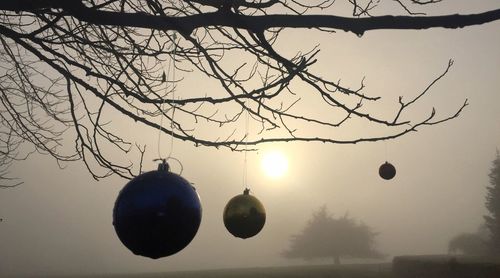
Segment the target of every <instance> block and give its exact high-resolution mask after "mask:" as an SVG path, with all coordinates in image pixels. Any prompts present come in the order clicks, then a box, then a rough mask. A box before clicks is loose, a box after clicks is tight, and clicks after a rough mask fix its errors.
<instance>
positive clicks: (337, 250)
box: [283, 206, 382, 264]
mask: <svg viewBox="0 0 500 278" xmlns="http://www.w3.org/2000/svg"><path fill="white" fill-rule="evenodd" d="M376 235H377V234H376V233H375V232H373V230H372V229H371V228H370V227H369V226H367V225H366V224H364V223H362V222H358V221H356V220H355V219H353V218H350V217H348V216H347V215H345V216H343V217H339V218H334V217H332V216H331V215H329V214H328V211H327V209H326V207H324V206H323V207H321V208H320V209H319V210H318V211H317V212H316V213H314V214H313V216H312V219H311V220H309V222H308V224H307V225H306V227H305V228H304V230H303V231H302V233H300V234H298V235H294V236H292V238H291V244H290V249H288V250H286V251H285V252H284V253H283V256H284V257H286V258H302V259H306V260H310V259H317V258H329V257H330V258H333V259H334V260H335V263H336V264H340V258H342V257H348V258H381V257H382V254H381V253H380V252H378V251H377V250H376V249H375V248H374V243H375V241H374V239H375V236H376Z"/></svg>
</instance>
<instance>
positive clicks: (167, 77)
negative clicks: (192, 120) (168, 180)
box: [155, 33, 183, 174]
mask: <svg viewBox="0 0 500 278" xmlns="http://www.w3.org/2000/svg"><path fill="white" fill-rule="evenodd" d="M172 38H173V43H174V51H173V55H172V57H171V58H170V59H169V61H168V65H167V73H166V74H165V72H163V76H162V81H163V82H164V83H165V93H164V94H163V96H162V98H163V101H162V102H161V104H160V112H161V116H160V126H159V127H158V157H159V159H157V160H161V161H164V162H166V161H167V160H174V161H176V162H177V163H179V165H180V167H181V171H180V173H181V174H182V170H183V166H182V163H181V162H180V161H179V160H178V159H177V158H175V157H172V153H173V151H174V121H175V120H174V119H175V108H176V106H175V104H173V105H172V108H170V109H169V110H172V115H171V118H170V150H169V153H168V155H167V156H166V158H163V156H162V154H161V143H162V142H161V141H162V140H161V134H162V130H163V117H164V115H165V112H164V110H163V106H164V104H165V99H166V98H167V96H168V95H169V94H170V92H169V87H170V86H169V83H170V82H171V83H172V86H171V87H170V91H171V93H172V99H175V90H176V86H175V58H176V52H177V42H176V40H177V36H176V34H175V33H174V34H173V35H172ZM170 75H171V76H172V79H170ZM167 112H168V111H167ZM155 161H156V160H155Z"/></svg>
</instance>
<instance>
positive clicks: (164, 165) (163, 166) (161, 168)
mask: <svg viewBox="0 0 500 278" xmlns="http://www.w3.org/2000/svg"><path fill="white" fill-rule="evenodd" d="M154 161H161V162H160V163H159V164H158V171H166V172H168V171H169V170H170V166H169V165H168V163H167V160H166V159H164V158H163V159H155V160H154Z"/></svg>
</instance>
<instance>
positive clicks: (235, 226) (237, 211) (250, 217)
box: [223, 189, 266, 239]
mask: <svg viewBox="0 0 500 278" xmlns="http://www.w3.org/2000/svg"><path fill="white" fill-rule="evenodd" d="M223 218H224V226H226V229H227V230H228V231H229V232H230V233H231V234H232V235H233V236H235V237H239V238H243V239H245V238H249V237H253V236H255V235H256V234H258V233H259V232H260V231H261V230H262V228H263V227H264V224H265V223H266V210H265V209H264V206H263V205H262V203H261V202H260V201H259V199H257V198H255V197H254V196H252V195H250V190H249V189H245V191H244V192H243V194H240V195H237V196H235V197H233V198H232V199H231V200H229V202H228V203H227V205H226V207H225V208H224V214H223Z"/></svg>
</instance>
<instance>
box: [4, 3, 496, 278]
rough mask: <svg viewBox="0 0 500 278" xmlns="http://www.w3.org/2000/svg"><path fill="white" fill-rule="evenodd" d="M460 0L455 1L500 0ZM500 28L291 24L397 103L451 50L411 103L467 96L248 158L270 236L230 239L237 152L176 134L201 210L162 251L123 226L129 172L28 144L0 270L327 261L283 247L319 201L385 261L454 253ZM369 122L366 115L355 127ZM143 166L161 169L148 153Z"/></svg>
mask: <svg viewBox="0 0 500 278" xmlns="http://www.w3.org/2000/svg"><path fill="white" fill-rule="evenodd" d="M461 3H464V4H462V6H461V8H460V9H459V10H456V11H455V10H453V11H452V12H458V11H460V12H477V11H482V10H487V9H488V8H498V7H497V6H498V2H497V1H473V2H472V1H471V2H468V1H461ZM480 3H481V4H480ZM454 6H455V5H454ZM457 6H458V7H460V4H457V5H456V6H455V7H457ZM443 9H444V8H443ZM441 12H443V11H441ZM499 30H500V22H495V23H489V24H485V25H482V26H475V27H468V28H465V29H460V30H445V29H433V30H426V31H371V32H367V33H366V34H365V35H364V36H363V37H361V38H358V37H357V36H355V35H353V34H350V33H337V34H333V35H331V37H330V38H326V37H325V35H324V34H318V33H308V31H307V30H303V31H300V32H298V31H293V32H291V33H290V36H289V37H287V39H289V40H291V41H290V43H291V44H292V43H293V44H295V43H297V41H292V40H296V38H297V37H296V34H297V33H300V34H302V35H303V36H304V37H305V38H307V40H304V41H306V42H301V43H303V44H304V46H305V47H307V46H309V44H307V41H310V42H311V45H314V44H315V42H316V41H320V42H321V46H322V49H323V50H322V52H321V56H320V57H319V59H320V62H318V65H315V66H316V67H317V69H319V70H320V71H322V72H325V71H328V67H331V68H332V69H331V71H332V72H334V73H335V75H339V76H341V77H342V78H345V80H346V81H349V80H352V81H353V82H356V81H358V82H359V80H360V78H362V77H363V76H366V80H365V83H366V86H367V90H368V91H369V92H370V93H371V94H373V95H380V96H382V97H385V98H387V99H388V100H389V101H394V102H393V104H396V103H397V96H399V95H401V94H404V95H405V96H408V97H410V96H413V95H416V94H418V93H419V92H421V90H423V89H424V88H425V87H426V86H427V85H428V83H429V82H431V81H432V80H433V78H435V77H437V76H438V75H439V74H440V73H441V72H442V71H443V70H444V69H445V68H446V65H447V63H448V60H449V59H453V60H454V61H455V63H454V66H453V67H452V69H451V70H450V72H449V73H448V74H447V75H446V77H445V78H444V79H443V80H441V81H440V82H439V83H438V84H437V85H436V86H435V87H434V88H433V89H432V92H431V94H430V95H429V96H428V97H427V99H426V100H425V101H424V102H423V103H421V104H419V106H418V107H416V108H415V109H414V111H413V113H415V114H414V115H420V116H421V117H425V116H427V115H428V113H429V112H430V111H431V109H432V107H436V109H437V111H438V113H442V115H446V114H450V113H453V112H454V111H455V110H456V109H457V108H458V107H460V105H461V104H462V103H463V101H464V100H465V99H468V100H469V103H470V105H469V106H467V108H466V109H465V110H464V112H463V114H462V115H461V116H460V117H459V118H457V119H455V120H452V121H450V122H446V123H444V124H440V125H437V126H431V127H424V128H422V129H421V130H420V131H419V132H415V133H412V134H409V135H407V136H404V137H401V138H398V139H396V140H392V141H387V142H378V143H365V144H357V145H331V144H320V143H288V144H267V145H262V146H259V151H258V152H252V153H248V156H247V159H248V163H247V169H248V184H249V185H250V186H251V189H252V192H253V194H254V195H255V196H256V197H258V198H259V199H260V200H261V201H262V203H263V204H264V206H265V208H266V211H267V220H266V224H265V227H264V229H263V230H262V231H261V232H260V234H258V235H257V236H255V237H253V238H250V239H246V240H242V239H238V238H235V237H233V236H232V235H231V234H229V233H228V232H227V231H226V230H225V227H224V224H223V221H222V211H223V208H224V206H225V204H226V203H227V201H228V200H229V199H230V198H231V197H233V196H234V195H237V194H241V193H242V191H243V188H244V185H243V184H242V177H243V173H244V163H243V161H244V155H243V153H241V152H231V151H229V150H225V149H213V148H204V147H198V148H196V147H194V146H193V145H192V144H187V143H182V142H175V145H174V146H175V151H174V155H175V156H176V157H177V158H179V159H180V160H181V161H182V164H183V169H184V171H183V173H182V175H183V176H184V177H185V178H186V179H188V180H189V181H191V182H193V183H194V185H195V186H196V188H197V192H198V193H199V195H200V197H201V201H202V205H203V219H202V223H201V226H200V229H199V231H198V234H197V235H196V237H195V238H194V240H193V241H192V242H191V244H190V245H188V246H187V247H186V248H185V249H184V250H182V251H181V252H179V253H178V254H176V255H173V256H170V257H167V258H163V259H158V260H151V259H148V258H143V257H139V256H135V255H133V254H132V253H131V252H130V251H129V250H128V249H126V247H125V246H123V245H122V244H121V242H120V241H119V239H118V237H117V236H116V233H115V231H114V228H113V225H112V209H113V205H114V202H115V200H116V197H117V195H118V192H119V191H120V189H121V188H122V187H123V186H124V185H125V184H126V182H127V181H126V180H124V179H120V178H118V177H111V178H107V179H104V180H101V181H95V180H93V179H92V177H91V175H90V174H89V173H88V172H87V171H86V169H85V167H84V165H83V164H82V163H71V164H68V165H66V168H65V169H63V170H61V169H59V167H58V166H57V164H56V163H55V161H53V160H52V159H51V158H50V157H47V156H42V155H37V154H35V155H32V156H31V157H30V158H29V159H28V160H26V161H22V162H18V163H16V164H14V165H13V167H12V169H11V173H12V175H13V176H18V177H20V178H21V179H22V181H23V182H24V183H23V184H22V185H20V186H18V187H16V188H13V189H3V190H1V191H0V217H1V218H3V221H2V222H0V257H1V259H0V276H3V275H26V274H41V273H43V274H76V273H78V274H82V273H85V274H87V273H139V272H164V271H178V270H197V269H217V268H238V267H255V266H276V265H293V264H305V263H331V262H328V261H317V262H315V261H312V262H307V261H300V260H287V259H284V258H283V257H281V255H280V253H281V252H282V251H283V250H285V249H286V248H287V247H288V244H289V240H290V237H291V236H292V235H294V234H297V233H299V232H300V231H301V230H302V228H303V227H304V225H305V224H306V223H307V221H308V219H309V218H310V217H311V215H312V213H313V212H314V211H316V210H317V209H318V208H319V207H321V206H322V205H326V206H327V208H328V210H329V212H330V213H332V214H334V215H336V216H339V215H344V214H345V213H346V212H347V213H349V215H350V216H351V217H354V218H356V219H359V220H362V221H363V222H365V223H366V224H368V225H369V226H371V227H372V228H373V229H374V230H375V231H376V232H378V233H379V234H378V236H377V237H376V239H377V246H378V249H379V250H380V251H381V252H383V253H385V254H387V255H388V257H387V258H386V260H390V259H391V257H392V256H396V255H412V254H444V253H446V252H447V244H448V241H449V240H450V239H451V238H452V237H453V236H455V235H456V234H458V233H462V232H474V231H475V230H476V229H477V227H478V226H479V225H480V224H481V223H482V221H483V215H484V214H485V213H486V210H485V208H484V198H485V189H486V186H487V185H488V184H489V180H488V173H489V170H490V166H491V161H492V160H493V159H494V158H495V154H496V150H497V149H498V148H500V109H499V108H500V78H499V77H500V52H499V49H500V33H499ZM308 36H310V37H308ZM306 44H307V45H306ZM354 84H356V83H354ZM388 105H390V104H388ZM387 107H388V108H387V109H389V107H390V106H387ZM379 112H380V113H381V115H384V114H383V113H388V112H387V111H384V110H383V109H382V110H381V111H379ZM117 125H118V126H120V124H119V123H117ZM362 131H363V127H362V126H361V127H358V129H356V128H353V130H352V132H355V133H359V132H362ZM344 132H345V131H344ZM140 134H149V135H150V136H149V137H148V138H145V139H144V142H146V143H148V144H150V145H152V146H154V147H151V148H149V150H151V152H152V153H151V154H149V156H151V158H154V157H155V154H156V150H155V147H156V140H157V131H155V130H150V129H145V131H144V132H140ZM271 150H279V151H281V152H282V153H284V154H285V155H286V157H287V158H288V164H289V168H288V171H287V172H286V173H285V175H284V176H283V177H280V178H274V179H273V178H270V177H268V176H266V175H264V174H263V171H262V169H261V167H260V159H261V157H262V155H263V154H264V153H265V152H267V151H271ZM386 160H388V161H390V162H391V163H393V164H394V165H395V167H396V169H397V175H396V177H395V178H394V179H393V180H390V181H385V180H382V179H381V178H380V177H379V176H378V167H379V166H380V164H382V163H383V162H385V161H386ZM144 166H145V168H146V169H151V170H153V169H155V168H156V165H155V163H154V162H152V161H151V159H149V157H148V159H147V160H146V162H145V165H144ZM174 168H175V167H174Z"/></svg>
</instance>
